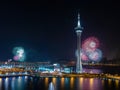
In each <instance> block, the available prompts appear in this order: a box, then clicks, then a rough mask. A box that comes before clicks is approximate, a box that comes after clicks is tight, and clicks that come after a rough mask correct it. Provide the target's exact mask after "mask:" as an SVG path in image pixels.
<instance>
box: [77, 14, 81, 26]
mask: <svg viewBox="0 0 120 90" xmlns="http://www.w3.org/2000/svg"><path fill="white" fill-rule="evenodd" d="M77 27H81V24H80V14H79V13H78V23H77Z"/></svg>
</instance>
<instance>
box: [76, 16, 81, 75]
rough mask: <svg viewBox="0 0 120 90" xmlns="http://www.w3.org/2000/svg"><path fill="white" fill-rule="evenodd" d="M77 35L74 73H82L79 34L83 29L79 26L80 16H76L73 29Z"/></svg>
mask: <svg viewBox="0 0 120 90" xmlns="http://www.w3.org/2000/svg"><path fill="white" fill-rule="evenodd" d="M75 30H76V34H77V62H76V73H82V62H81V34H82V30H83V28H82V27H81V24H80V15H79V14H78V23H77V27H76V28H75Z"/></svg>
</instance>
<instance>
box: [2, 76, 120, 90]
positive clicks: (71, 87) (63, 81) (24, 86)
mask: <svg viewBox="0 0 120 90" xmlns="http://www.w3.org/2000/svg"><path fill="white" fill-rule="evenodd" d="M50 82H52V83H53V85H54V87H55V90H107V89H108V90H120V81H119V80H112V79H99V78H82V77H80V78H74V77H71V78H63V77H62V78H56V77H55V78H37V77H34V78H33V77H10V78H0V90H48V88H49V84H50Z"/></svg>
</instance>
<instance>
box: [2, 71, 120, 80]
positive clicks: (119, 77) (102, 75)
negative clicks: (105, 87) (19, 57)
mask: <svg viewBox="0 0 120 90" xmlns="http://www.w3.org/2000/svg"><path fill="white" fill-rule="evenodd" d="M19 76H30V77H39V78H80V77H83V78H102V79H114V80H120V76H118V75H111V74H95V73H93V74H90V73H83V74H62V75H50V76H49V75H47V76H45V75H44V76H38V75H31V74H19V75H0V78H6V77H8V78H9V77H19Z"/></svg>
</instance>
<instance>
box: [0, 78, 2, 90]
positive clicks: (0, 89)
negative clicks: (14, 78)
mask: <svg viewBox="0 0 120 90" xmlns="http://www.w3.org/2000/svg"><path fill="white" fill-rule="evenodd" d="M0 90H2V78H0Z"/></svg>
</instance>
